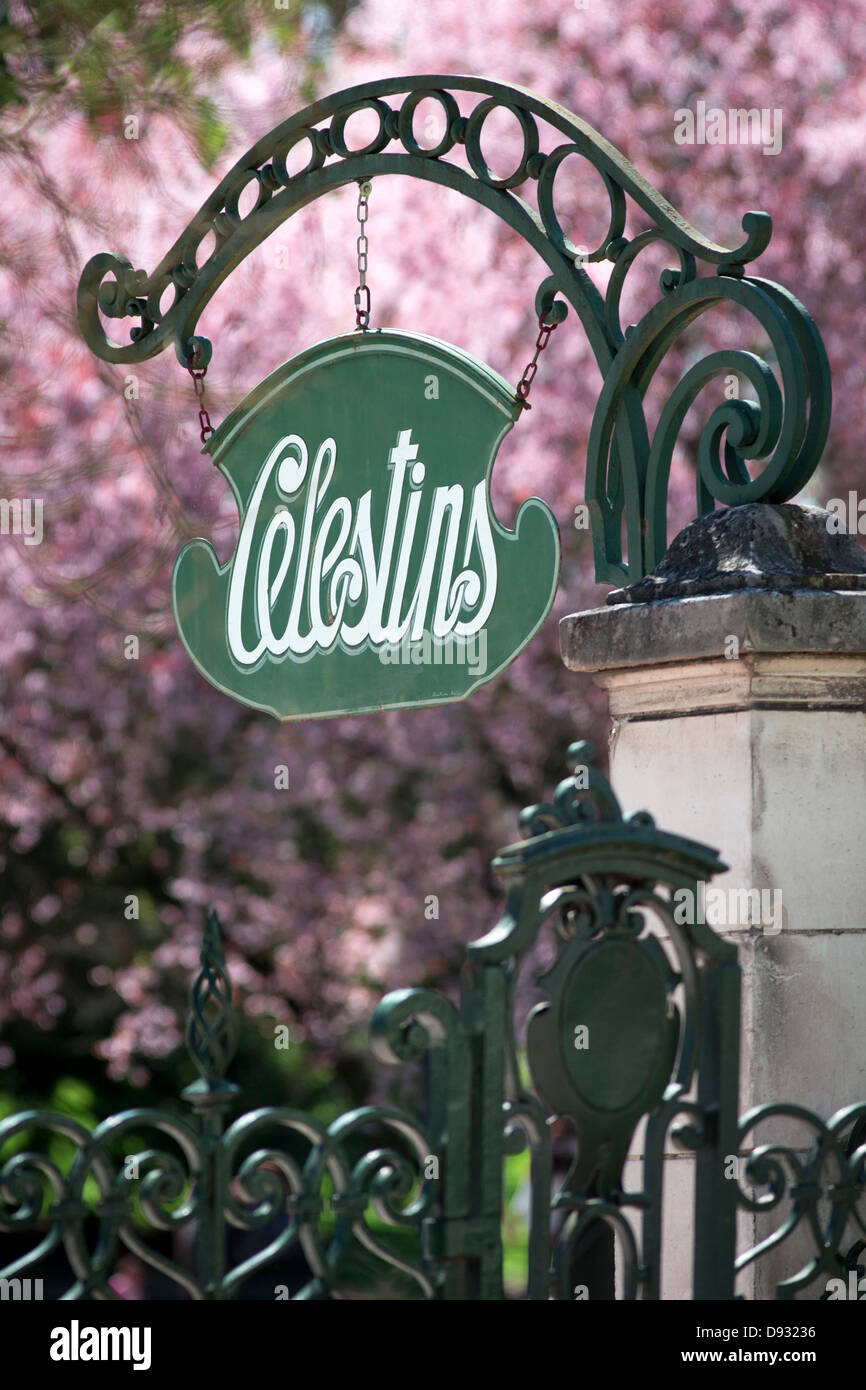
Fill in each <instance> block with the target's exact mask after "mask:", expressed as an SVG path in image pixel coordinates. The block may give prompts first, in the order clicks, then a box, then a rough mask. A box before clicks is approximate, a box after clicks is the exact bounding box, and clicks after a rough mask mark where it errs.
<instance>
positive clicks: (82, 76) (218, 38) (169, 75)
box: [0, 0, 303, 167]
mask: <svg viewBox="0 0 866 1390" xmlns="http://www.w3.org/2000/svg"><path fill="white" fill-rule="evenodd" d="M302 13H303V5H302V3H301V0H287V5H286V7H285V8H278V7H277V6H276V5H262V4H257V3H254V0H168V3H165V0H163V3H155V0H151V2H150V3H148V0H145V3H141V0H29V3H27V4H26V5H21V6H18V7H17V8H16V11H15V17H14V18H13V17H12V16H11V15H10V11H9V6H8V3H6V0H0V112H2V109H3V108H15V107H18V108H22V107H31V106H32V105H33V104H34V103H44V102H50V101H52V100H54V99H58V98H59V99H60V100H61V101H62V103H63V105H64V106H66V107H68V108H71V109H73V110H77V111H80V112H83V113H84V115H85V116H86V117H87V119H88V121H89V122H90V123H91V125H92V126H93V127H94V129H95V130H97V131H98V130H100V129H104V128H106V127H110V128H111V129H116V126H117V124H118V122H119V121H121V120H122V119H123V117H124V116H125V115H128V114H135V115H138V116H139V118H141V117H144V116H146V115H147V114H148V113H149V112H156V111H168V112H170V113H171V115H172V116H173V117H174V119H176V120H177V122H178V124H179V126H180V127H181V128H182V129H183V130H184V131H185V133H186V134H187V136H188V137H189V139H190V140H191V142H192V144H193V146H194V149H195V152H196V156H197V157H198V159H199V160H200V161H201V162H202V163H203V164H204V165H205V166H207V167H210V166H211V165H212V164H213V163H214V161H215V160H216V159H217V158H218V157H219V155H220V154H221V153H222V151H223V149H224V148H225V145H226V143H227V140H228V131H227V129H226V127H225V126H224V125H223V123H222V121H221V120H220V119H219V116H218V115H217V112H216V108H215V106H214V103H213V101H212V99H211V98H210V97H209V96H208V95H207V93H206V90H205V88H206V86H207V85H208V84H209V83H210V82H212V80H213V78H214V76H215V75H216V74H217V73H218V72H219V71H220V70H221V68H222V67H223V66H224V65H225V64H226V63H228V62H230V61H232V60H237V59H241V60H244V59H247V58H248V57H249V54H250V48H251V44H252V41H253V38H254V36H255V34H256V33H257V32H259V31H263V32H264V31H268V32H270V33H272V34H273V36H274V38H275V40H276V42H277V43H278V44H279V46H280V48H281V49H282V50H284V51H288V50H289V49H292V48H296V47H297V45H298V40H299V37H300V26H301V17H302Z"/></svg>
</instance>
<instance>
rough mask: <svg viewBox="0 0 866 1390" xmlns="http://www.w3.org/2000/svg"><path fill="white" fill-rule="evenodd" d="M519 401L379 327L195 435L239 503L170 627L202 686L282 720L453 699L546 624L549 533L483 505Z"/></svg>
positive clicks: (180, 592)
mask: <svg viewBox="0 0 866 1390" xmlns="http://www.w3.org/2000/svg"><path fill="white" fill-rule="evenodd" d="M519 413H520V405H519V402H518V400H517V397H516V395H515V393H514V391H513V390H512V388H511V387H510V386H509V385H508V383H507V382H506V381H504V380H503V378H502V377H500V376H498V375H497V373H495V372H493V371H491V369H490V368H489V367H486V366H484V365H483V363H481V362H478V361H476V360H475V359H474V358H472V357H470V356H469V355H468V354H466V353H464V352H462V351H460V350H459V349H458V348H454V347H450V346H449V345H448V344H446V343H441V342H438V341H437V340H436V339H434V338H426V337H418V336H415V335H410V334H407V333H400V332H396V331H390V330H389V331H378V332H370V333H363V334H357V333H353V334H350V335H346V336H345V337H341V338H334V339H331V340H330V341H329V342H325V343H320V344H318V346H316V347H313V348H310V349H309V350H308V351H307V352H305V353H303V354H302V355H301V356H300V357H296V358H293V359H292V361H290V362H287V363H285V365H284V366H282V367H280V368H279V369H278V370H277V371H276V372H274V373H273V375H272V376H270V377H268V379H267V380H266V381H264V382H262V384H261V385H260V386H258V387H256V389H255V390H254V391H253V392H252V393H251V394H250V395H249V396H248V397H247V398H246V400H245V401H243V402H242V403H241V404H240V405H239V406H238V407H237V409H236V410H234V411H233V412H232V413H231V415H229V417H228V419H227V420H226V421H225V422H224V423H223V424H222V425H221V427H220V428H219V429H218V430H217V431H216V433H215V434H214V435H213V437H212V438H211V439H210V440H209V441H208V444H207V445H206V452H209V453H210V454H211V456H212V458H213V461H214V463H215V464H217V465H218V466H219V468H220V469H221V471H222V472H223V473H224V475H225V477H226V478H227V479H228V482H229V484H230V486H231V488H232V491H233V492H234V495H235V500H236V502H237V505H238V512H239V516H240V535H239V537H238V543H237V547H236V549H235V552H234V554H233V555H232V557H231V558H230V559H229V560H228V562H227V563H226V564H224V565H221V564H220V563H219V560H218V558H217V555H216V553H215V551H214V549H213V546H212V545H210V544H209V542H207V541H204V540H193V541H190V542H189V543H188V544H187V545H185V546H184V548H183V550H182V551H181V552H180V554H179V555H178V558H177V561H176V563H175V567H174V577H173V586H172V588H173V604H174V614H175V620H176V622H177V627H178V631H179V632H180V636H181V639H182V641H183V644H184V646H185V647H186V650H187V651H188V653H189V655H190V657H191V658H192V660H193V661H194V663H195V665H196V666H197V667H198V669H199V671H200V672H201V674H202V675H203V676H204V677H205V678H206V679H207V680H209V681H210V682H211V684H212V685H215V686H216V687H217V689H219V690H222V691H224V692H225V693H226V694H227V695H231V696H232V697H233V698H234V699H236V700H240V701H241V702H242V703H244V704H246V705H251V706H252V707H253V708H254V709H262V710H267V711H268V712H269V713H271V714H273V715H275V716H276V717H277V718H278V719H305V718H318V717H324V716H327V715H340V714H348V713H359V712H362V711H365V710H377V709H400V708H405V707H407V706H416V705H430V704H442V703H445V702H447V701H450V700H462V699H464V698H465V697H466V696H467V695H469V694H470V693H471V692H472V691H473V690H476V689H477V688H478V687H479V686H480V685H483V684H484V683H485V682H486V681H489V680H491V679H492V678H493V677H494V676H495V675H497V673H498V672H499V671H501V670H502V669H503V667H505V666H507V665H508V663H509V662H510V661H512V660H513V658H514V657H515V656H516V655H517V654H518V652H520V651H521V650H522V649H523V648H524V647H525V646H526V644H527V642H528V641H529V640H530V638H531V637H532V636H533V634H534V633H535V632H536V631H537V629H538V627H539V626H540V624H541V623H542V622H543V621H544V618H545V617H546V615H547V613H548V612H549V610H550V606H551V604H552V603H553V597H554V594H555V592H556V584H557V578H558V573H559V534H558V532H557V528H556V522H555V521H554V518H553V516H552V514H551V512H550V510H549V508H548V507H547V506H546V505H545V503H544V502H541V501H539V499H538V498H535V497H533V498H530V499H529V500H528V501H526V502H524V503H523V505H522V506H521V508H520V510H519V512H518V514H517V517H516V524H515V528H514V530H513V531H510V530H508V529H507V527H505V526H502V525H501V524H500V522H499V521H498V520H497V518H496V517H495V515H494V513H493V508H492V506H491V502H490V474H491V470H492V468H493V461H494V458H495V456H496V452H497V449H498V447H499V444H500V442H501V441H502V439H503V437H504V436H505V435H506V434H507V433H508V431H509V430H510V429H511V427H512V425H513V424H514V422H515V420H516V419H517V417H518V415H519Z"/></svg>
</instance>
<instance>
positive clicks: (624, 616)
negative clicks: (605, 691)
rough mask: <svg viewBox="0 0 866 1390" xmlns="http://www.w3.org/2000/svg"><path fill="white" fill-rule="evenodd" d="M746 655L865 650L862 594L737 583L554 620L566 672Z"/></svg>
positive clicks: (864, 599)
mask: <svg viewBox="0 0 866 1390" xmlns="http://www.w3.org/2000/svg"><path fill="white" fill-rule="evenodd" d="M731 637H735V638H736V639H737V643H738V647H739V652H740V654H741V655H747V654H749V653H760V652H765V653H775V654H779V655H781V654H784V653H787V652H790V653H796V652H813V653H815V652H832V653H836V654H838V655H840V656H842V655H855V654H863V653H866V592H864V591H862V590H861V591H860V592H853V593H844V592H839V591H836V590H832V589H831V590H827V589H821V590H818V591H810V590H808V589H799V590H797V589H793V590H790V591H788V592H786V593H780V592H779V591H777V590H766V589H763V590H761V589H741V590H740V591H739V592H734V593H729V594H707V595H703V596H697V595H696V596H693V597H691V598H671V599H663V600H659V601H656V602H653V603H641V604H637V603H621V604H618V605H617V606H616V607H611V608H590V609H588V610H587V611H586V612H584V613H571V614H569V615H568V616H567V617H565V618H563V619H562V620H561V622H560V624H559V641H560V648H561V651H562V659H563V661H564V662H565V664H566V666H568V667H569V669H570V670H572V671H608V670H614V669H623V668H626V667H633V666H646V665H656V664H658V663H660V662H680V661H683V660H684V659H686V660H689V661H702V660H708V659H711V658H720V657H723V656H724V655H725V649H726V643H727V642H728V641H729V639H730V638H731Z"/></svg>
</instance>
